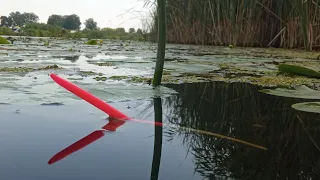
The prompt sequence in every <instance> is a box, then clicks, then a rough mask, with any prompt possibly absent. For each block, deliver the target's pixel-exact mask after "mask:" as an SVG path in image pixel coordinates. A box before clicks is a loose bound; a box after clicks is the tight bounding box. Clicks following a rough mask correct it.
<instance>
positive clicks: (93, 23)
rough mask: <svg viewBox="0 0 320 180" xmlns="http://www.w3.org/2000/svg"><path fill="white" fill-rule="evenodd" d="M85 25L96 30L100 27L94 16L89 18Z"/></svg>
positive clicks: (88, 28)
mask: <svg viewBox="0 0 320 180" xmlns="http://www.w3.org/2000/svg"><path fill="white" fill-rule="evenodd" d="M84 25H85V26H86V27H85V28H86V29H87V30H95V29H97V28H98V26H97V22H95V21H94V20H93V19H92V18H89V19H87V20H86V22H85V23H84Z"/></svg>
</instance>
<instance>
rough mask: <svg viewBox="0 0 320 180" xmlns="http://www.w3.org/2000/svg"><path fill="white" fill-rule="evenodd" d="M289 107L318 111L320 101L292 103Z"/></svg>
mask: <svg viewBox="0 0 320 180" xmlns="http://www.w3.org/2000/svg"><path fill="white" fill-rule="evenodd" d="M291 107H292V108H294V109H296V110H299V111H305V112H312V113H320V102H304V103H297V104H293V105H292V106H291Z"/></svg>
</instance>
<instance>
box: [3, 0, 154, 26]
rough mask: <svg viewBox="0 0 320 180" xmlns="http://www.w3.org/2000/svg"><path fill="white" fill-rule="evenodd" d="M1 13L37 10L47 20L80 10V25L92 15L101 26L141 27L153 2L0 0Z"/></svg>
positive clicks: (41, 17) (43, 19)
mask: <svg viewBox="0 0 320 180" xmlns="http://www.w3.org/2000/svg"><path fill="white" fill-rule="evenodd" d="M0 4H1V11H0V16H2V15H4V16H8V15H9V13H10V12H15V11H20V12H21V13H23V12H34V13H35V14H37V15H38V16H39V22H44V23H46V22H47V20H48V17H49V16H50V15H51V14H59V15H70V14H77V15H78V16H79V17H80V20H81V23H82V25H81V27H84V25H83V23H84V22H85V20H86V19H88V18H93V19H94V20H95V21H96V22H97V23H98V26H99V27H100V28H103V27H111V28H117V27H124V28H125V29H126V30H128V29H129V28H130V27H134V28H142V22H141V20H142V19H143V18H148V16H150V15H149V13H148V12H149V11H150V9H151V8H150V6H149V7H143V4H144V0H0Z"/></svg>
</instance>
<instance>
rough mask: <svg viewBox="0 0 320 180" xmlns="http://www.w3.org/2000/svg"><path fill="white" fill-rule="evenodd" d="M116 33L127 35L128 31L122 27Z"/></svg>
mask: <svg viewBox="0 0 320 180" xmlns="http://www.w3.org/2000/svg"><path fill="white" fill-rule="evenodd" d="M116 32H117V33H121V34H124V33H126V30H125V29H124V28H122V27H120V28H117V29H116Z"/></svg>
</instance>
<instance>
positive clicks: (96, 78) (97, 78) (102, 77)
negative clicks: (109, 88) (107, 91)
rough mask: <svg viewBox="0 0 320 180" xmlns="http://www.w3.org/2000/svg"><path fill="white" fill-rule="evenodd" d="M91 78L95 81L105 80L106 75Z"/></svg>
mask: <svg viewBox="0 0 320 180" xmlns="http://www.w3.org/2000/svg"><path fill="white" fill-rule="evenodd" d="M93 79H94V80H96V81H106V80H107V77H105V76H96V77H94V78H93Z"/></svg>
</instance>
